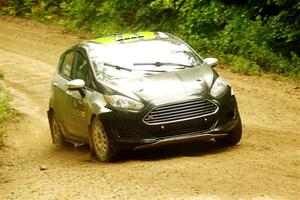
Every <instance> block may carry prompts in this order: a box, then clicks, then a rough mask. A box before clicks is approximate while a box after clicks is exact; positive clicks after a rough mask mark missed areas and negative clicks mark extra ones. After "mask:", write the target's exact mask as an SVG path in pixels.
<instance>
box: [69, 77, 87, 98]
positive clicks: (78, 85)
mask: <svg viewBox="0 0 300 200" xmlns="http://www.w3.org/2000/svg"><path fill="white" fill-rule="evenodd" d="M66 87H67V89H68V90H69V91H78V92H79V93H80V94H81V96H82V98H83V97H85V91H84V87H85V82H84V80H81V79H75V80H71V81H69V82H67V83H66Z"/></svg>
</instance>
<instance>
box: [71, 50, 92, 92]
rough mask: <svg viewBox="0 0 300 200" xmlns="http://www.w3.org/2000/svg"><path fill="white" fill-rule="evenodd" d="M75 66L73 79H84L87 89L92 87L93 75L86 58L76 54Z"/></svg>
mask: <svg viewBox="0 0 300 200" xmlns="http://www.w3.org/2000/svg"><path fill="white" fill-rule="evenodd" d="M75 54H76V59H75V64H74V66H73V71H72V79H82V80H84V81H85V84H86V86H87V87H91V84H92V74H91V71H90V70H89V67H88V62H87V60H86V59H85V58H84V56H83V55H82V54H81V53H79V52H76V53H75Z"/></svg>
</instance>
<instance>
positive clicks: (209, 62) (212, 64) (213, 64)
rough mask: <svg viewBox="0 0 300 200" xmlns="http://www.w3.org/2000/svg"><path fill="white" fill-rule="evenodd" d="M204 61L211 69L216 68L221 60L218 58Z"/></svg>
mask: <svg viewBox="0 0 300 200" xmlns="http://www.w3.org/2000/svg"><path fill="white" fill-rule="evenodd" d="M203 60H204V62H206V63H207V64H208V66H210V67H215V66H216V65H217V64H218V63H219V60H218V59H217V58H204V59H203Z"/></svg>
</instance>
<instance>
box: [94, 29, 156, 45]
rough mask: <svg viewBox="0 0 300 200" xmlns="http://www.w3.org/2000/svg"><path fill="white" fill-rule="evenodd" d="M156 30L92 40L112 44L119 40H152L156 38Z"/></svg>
mask: <svg viewBox="0 0 300 200" xmlns="http://www.w3.org/2000/svg"><path fill="white" fill-rule="evenodd" d="M155 37H156V35H155V32H146V31H145V32H137V33H126V34H120V35H113V36H107V37H101V38H96V39H93V40H90V41H92V42H97V43H102V44H112V43H118V42H132V41H138V40H139V39H144V40H151V39H155Z"/></svg>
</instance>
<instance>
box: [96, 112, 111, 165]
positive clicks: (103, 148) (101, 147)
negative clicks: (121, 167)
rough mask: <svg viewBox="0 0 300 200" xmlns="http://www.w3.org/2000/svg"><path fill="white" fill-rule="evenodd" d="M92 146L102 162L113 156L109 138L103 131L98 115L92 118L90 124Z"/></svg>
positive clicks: (108, 160)
mask: <svg viewBox="0 0 300 200" xmlns="http://www.w3.org/2000/svg"><path fill="white" fill-rule="evenodd" d="M91 137H92V148H93V150H94V152H95V154H96V156H97V158H98V160H100V161H102V162H110V161H111V159H112V156H113V149H112V148H111V145H110V141H109V138H108V136H107V134H106V132H105V129H104V127H103V124H102V123H101V121H100V120H99V118H98V117H94V118H93V119H92V126H91Z"/></svg>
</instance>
